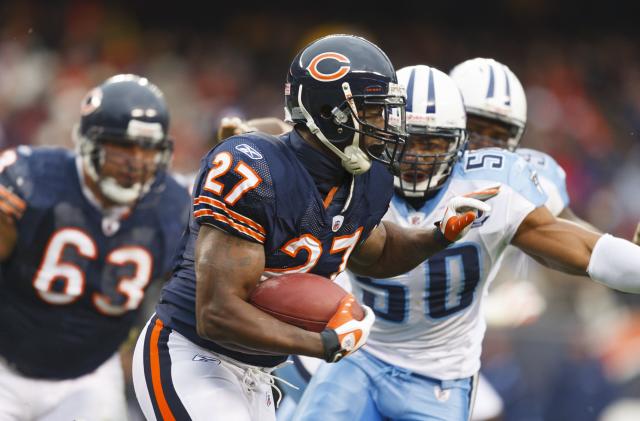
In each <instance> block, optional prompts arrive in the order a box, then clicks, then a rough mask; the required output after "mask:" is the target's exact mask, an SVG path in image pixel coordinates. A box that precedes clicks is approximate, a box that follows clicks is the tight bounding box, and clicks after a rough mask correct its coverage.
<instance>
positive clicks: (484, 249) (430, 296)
mask: <svg viewBox="0 0 640 421" xmlns="http://www.w3.org/2000/svg"><path fill="white" fill-rule="evenodd" d="M496 185H500V193H499V194H498V195H497V196H496V197H494V198H492V199H490V200H489V201H488V203H489V204H490V205H491V208H492V209H491V212H490V214H489V215H482V214H481V215H479V217H478V219H477V220H476V221H475V222H474V224H473V225H472V228H471V230H470V231H469V232H468V233H467V234H466V235H465V237H464V238H463V239H462V240H460V241H459V242H456V243H453V244H451V245H450V246H449V247H448V248H446V249H445V250H443V251H441V252H440V253H438V254H436V255H434V256H432V257H431V258H429V259H428V260H426V261H425V262H423V263H422V264H420V265H419V266H418V267H416V268H415V269H413V270H411V271H410V272H408V273H406V274H404V275H400V276H396V277H393V278H389V279H371V278H367V277H362V276H355V275H353V274H350V278H351V279H350V280H351V284H352V287H353V291H354V294H355V295H356V297H358V298H359V299H360V300H361V301H362V302H364V303H365V304H367V305H369V306H370V307H372V308H373V310H374V311H375V313H376V322H375V324H374V326H373V328H372V330H371V334H370V336H369V339H368V341H367V344H366V345H365V348H364V349H365V350H366V351H367V352H369V353H371V354H373V355H374V356H376V357H378V358H380V359H382V360H384V361H386V362H388V363H391V364H394V365H396V366H399V367H403V368H406V369H408V370H411V371H413V372H415V373H419V374H422V375H424V376H427V377H431V378H436V379H440V380H453V379H460V378H466V377H469V376H472V375H474V374H475V373H476V372H477V371H478V370H479V368H480V353H481V345H482V339H483V336H484V331H485V322H484V318H483V317H482V315H481V312H480V309H481V298H482V295H483V293H484V292H485V291H486V288H487V285H486V284H487V279H488V275H489V273H490V271H491V268H492V266H493V265H494V264H495V262H496V261H497V260H498V259H499V258H500V255H501V254H502V253H503V251H504V250H505V248H506V246H507V245H508V244H509V243H510V241H511V238H512V237H513V235H514V234H515V232H516V230H517V229H518V226H519V225H520V223H521V222H522V220H523V219H524V218H525V217H526V216H527V215H528V214H529V213H530V212H531V211H533V210H534V209H535V208H536V207H538V206H541V205H543V204H544V202H545V200H546V195H545V194H544V193H543V191H542V189H541V188H540V186H539V184H538V182H537V178H536V175H535V172H533V171H532V170H531V169H530V167H529V166H528V165H527V163H526V161H524V160H523V159H522V158H520V157H518V156H517V155H516V154H513V153H510V152H506V151H501V150H478V151H474V152H470V153H466V154H465V155H464V156H463V158H462V159H461V160H460V161H459V162H458V163H457V164H456V166H455V167H454V170H453V172H452V175H451V176H450V177H449V180H447V184H446V185H445V186H443V187H442V188H441V190H440V192H438V194H437V195H436V196H435V197H434V198H433V199H431V200H429V201H428V202H426V203H425V205H424V206H423V208H422V209H419V210H414V209H413V208H411V206H409V205H408V204H407V203H406V202H405V201H404V200H403V199H402V198H401V197H399V196H394V197H393V200H392V202H391V207H390V209H389V212H388V213H387V214H386V215H385V218H384V219H385V220H389V221H392V222H395V223H397V224H399V225H401V226H404V227H409V228H411V227H416V228H417V227H421V228H428V227H433V224H434V223H435V222H436V221H438V220H439V219H440V218H441V217H442V215H443V214H444V208H445V206H446V204H447V202H448V201H449V200H450V199H451V198H452V197H454V196H460V195H464V194H466V193H470V192H473V191H478V190H483V189H487V188H490V187H494V186H496Z"/></svg>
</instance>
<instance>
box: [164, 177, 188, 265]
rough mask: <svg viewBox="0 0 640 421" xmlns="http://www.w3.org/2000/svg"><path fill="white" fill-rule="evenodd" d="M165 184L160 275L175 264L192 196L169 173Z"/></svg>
mask: <svg viewBox="0 0 640 421" xmlns="http://www.w3.org/2000/svg"><path fill="white" fill-rule="evenodd" d="M165 185H166V186H167V187H166V191H165V197H164V199H163V203H164V205H163V207H162V215H161V217H160V221H161V223H162V228H163V232H164V261H163V262H162V266H161V267H162V270H161V272H160V274H159V275H160V276H161V275H164V274H166V273H167V272H168V271H169V270H171V269H172V268H173V266H174V264H175V259H176V257H177V256H176V252H177V249H178V246H179V244H180V241H181V238H182V235H183V233H184V230H185V228H186V226H187V223H188V221H189V212H190V210H191V196H190V195H189V192H188V191H187V190H186V189H185V188H184V186H182V185H181V184H180V183H179V182H178V181H176V180H175V179H174V178H173V177H171V176H170V175H168V174H167V175H166V179H165Z"/></svg>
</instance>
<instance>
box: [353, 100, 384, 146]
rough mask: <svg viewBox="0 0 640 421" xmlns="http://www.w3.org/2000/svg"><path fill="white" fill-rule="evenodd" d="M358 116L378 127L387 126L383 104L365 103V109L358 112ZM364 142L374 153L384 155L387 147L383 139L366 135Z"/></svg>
mask: <svg viewBox="0 0 640 421" xmlns="http://www.w3.org/2000/svg"><path fill="white" fill-rule="evenodd" d="M358 117H360V118H361V119H362V120H363V121H365V122H366V123H368V124H370V125H372V126H374V127H376V128H378V129H384V128H385V116H384V107H383V106H382V105H365V106H364V107H363V110H362V111H359V112H358ZM362 144H363V146H365V147H367V148H369V150H370V151H371V152H372V153H375V154H378V155H382V152H383V149H384V147H385V143H384V142H383V141H381V140H379V139H375V138H373V137H370V136H366V135H365V136H364V137H363V139H362Z"/></svg>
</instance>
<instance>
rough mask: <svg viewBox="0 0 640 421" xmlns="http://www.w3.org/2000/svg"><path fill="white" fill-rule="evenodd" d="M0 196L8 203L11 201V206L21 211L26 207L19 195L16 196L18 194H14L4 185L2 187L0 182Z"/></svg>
mask: <svg viewBox="0 0 640 421" xmlns="http://www.w3.org/2000/svg"><path fill="white" fill-rule="evenodd" d="M0 196H2V197H4V198H5V199H7V201H8V202H9V203H11V204H12V205H13V206H15V207H16V208H18V209H20V210H21V211H24V210H25V209H26V208H27V204H26V203H25V201H24V200H22V199H20V197H18V195H16V194H15V193H11V192H10V191H9V190H8V189H7V188H6V187H4V186H3V185H1V184H0Z"/></svg>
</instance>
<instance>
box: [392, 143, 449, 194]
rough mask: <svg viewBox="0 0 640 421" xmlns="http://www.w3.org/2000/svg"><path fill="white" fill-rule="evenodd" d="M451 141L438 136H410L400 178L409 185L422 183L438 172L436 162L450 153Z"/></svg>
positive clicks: (403, 157) (401, 165)
mask: <svg viewBox="0 0 640 421" xmlns="http://www.w3.org/2000/svg"><path fill="white" fill-rule="evenodd" d="M450 147H451V140H450V139H445V138H443V137H437V136H427V135H413V134H412V135H409V141H408V142H407V146H406V149H405V152H404V155H403V156H402V161H401V164H400V174H401V175H400V176H401V177H402V179H403V181H405V182H407V183H414V182H415V183H420V182H423V181H425V180H427V178H429V177H430V176H431V174H433V173H434V172H436V170H437V168H434V167H435V166H437V165H441V164H434V162H436V161H438V160H441V156H442V155H443V154H446V153H448V152H449V149H450Z"/></svg>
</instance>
